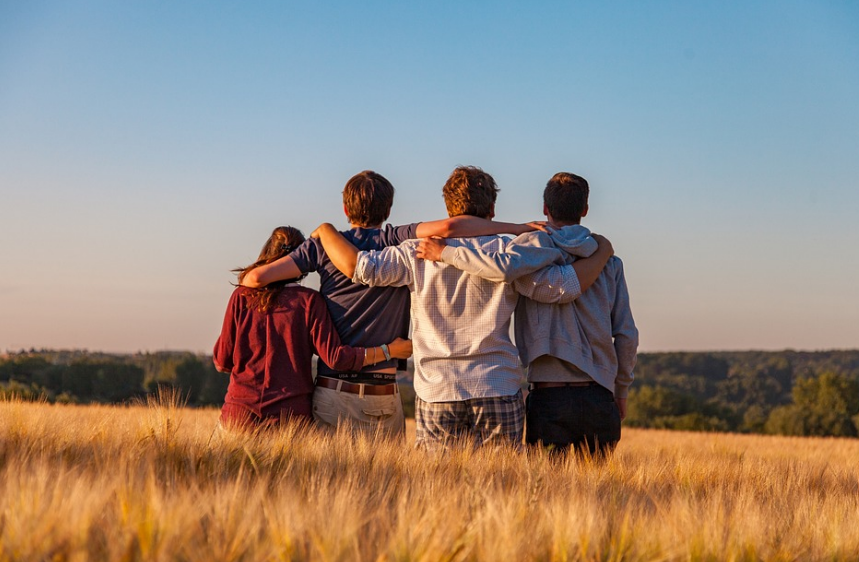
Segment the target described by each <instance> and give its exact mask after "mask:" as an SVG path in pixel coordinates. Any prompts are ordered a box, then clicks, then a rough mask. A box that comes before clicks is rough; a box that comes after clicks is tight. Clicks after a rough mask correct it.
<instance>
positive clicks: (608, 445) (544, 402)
mask: <svg viewBox="0 0 859 562" xmlns="http://www.w3.org/2000/svg"><path fill="white" fill-rule="evenodd" d="M525 412H526V413H525V420H526V421H525V441H526V442H527V443H528V444H529V445H536V444H540V443H541V444H542V445H543V446H544V447H546V448H548V449H549V450H551V451H552V452H557V453H566V452H567V450H568V449H569V448H570V447H571V446H572V447H573V449H574V450H575V451H576V452H582V453H583V452H584V450H585V449H587V451H588V452H589V453H590V454H591V455H594V454H599V455H604V454H606V453H609V452H611V451H612V450H613V449H614V447H615V445H617V442H618V441H620V411H619V410H618V409H617V404H615V402H614V395H613V394H612V393H611V391H610V390H608V389H606V388H604V387H602V386H600V385H598V384H594V385H591V386H582V387H579V386H568V387H557V388H535V389H534V390H532V391H531V392H530V393H529V394H528V398H527V399H526V400H525Z"/></svg>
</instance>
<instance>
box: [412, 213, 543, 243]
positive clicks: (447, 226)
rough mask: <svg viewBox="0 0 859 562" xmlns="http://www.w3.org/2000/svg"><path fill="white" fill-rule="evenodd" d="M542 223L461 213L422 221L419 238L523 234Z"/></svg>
mask: <svg viewBox="0 0 859 562" xmlns="http://www.w3.org/2000/svg"><path fill="white" fill-rule="evenodd" d="M539 224H540V223H526V224H519V223H513V222H498V221H493V220H489V219H484V218H480V217H475V216H471V215H459V216H456V217H451V218H449V219H443V220H437V221H428V222H422V223H420V224H419V225H418V228H417V231H416V233H417V236H418V238H428V237H430V236H438V237H441V238H468V237H470V236H490V235H493V234H516V235H519V234H523V233H525V232H531V231H532V230H536V229H537V228H538V226H537V225H539Z"/></svg>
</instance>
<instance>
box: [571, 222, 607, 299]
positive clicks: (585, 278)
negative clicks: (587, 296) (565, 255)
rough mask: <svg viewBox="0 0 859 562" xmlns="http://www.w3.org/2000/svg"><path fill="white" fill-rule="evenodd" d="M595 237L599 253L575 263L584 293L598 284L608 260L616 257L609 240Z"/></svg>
mask: <svg viewBox="0 0 859 562" xmlns="http://www.w3.org/2000/svg"><path fill="white" fill-rule="evenodd" d="M593 236H594V239H595V240H596V241H597V243H598V244H599V246H598V247H597V251H596V252H594V253H593V254H592V255H591V256H590V257H587V258H585V259H581V260H576V261H575V262H574V263H573V269H575V270H576V276H578V278H579V285H581V288H582V292H583V293H584V292H585V291H587V290H588V288H589V287H590V286H591V285H593V284H594V283H595V282H596V280H597V278H598V277H599V276H600V273H602V270H603V269H604V268H605V265H606V264H607V263H608V260H609V259H610V258H611V257H612V256H613V255H614V248H613V247H612V245H611V242H609V241H608V239H607V238H605V237H604V236H600V235H599V234H594V235H593Z"/></svg>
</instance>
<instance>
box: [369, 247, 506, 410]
mask: <svg viewBox="0 0 859 562" xmlns="http://www.w3.org/2000/svg"><path fill="white" fill-rule="evenodd" d="M447 243H448V244H449V245H451V246H455V247H459V246H463V247H469V248H477V249H480V250H483V251H486V252H499V251H503V249H504V247H505V245H506V244H507V241H506V239H504V238H502V237H499V236H479V237H473V238H451V239H448V240H447ZM417 245H418V241H417V240H410V241H407V242H405V243H403V244H402V245H400V247H399V248H396V249H394V248H392V249H391V250H390V251H389V252H388V253H387V256H389V257H390V256H393V255H396V257H397V258H396V259H397V260H398V261H403V260H405V261H408V263H407V264H406V265H405V268H403V269H399V270H398V271H399V272H400V273H401V276H399V278H398V276H397V275H390V274H389V273H390V271H391V270H387V269H386V268H385V265H384V264H382V263H381V262H379V263H375V262H373V260H372V257H370V258H368V259H367V260H364V261H362V262H359V263H361V265H362V266H363V267H362V268H360V269H359V270H357V271H356V273H355V278H356V279H358V280H361V281H365V280H372V281H373V282H374V283H386V284H401V285H404V286H406V287H408V288H409V289H410V290H411V291H412V293H413V298H412V308H411V310H412V314H411V316H412V340H413V345H414V349H415V354H414V357H415V392H416V393H417V394H418V395H419V396H420V397H421V399H423V400H424V401H427V402H447V401H462V400H469V399H472V398H485V397H493V396H508V395H514V394H516V392H517V391H518V390H519V387H520V384H521V381H522V369H521V366H520V365H519V359H518V352H517V350H516V346H515V345H514V344H513V342H512V340H511V339H510V322H511V316H512V314H513V311H514V309H515V307H516V303H517V301H518V294H517V293H516V292H515V291H514V290H513V288H512V287H511V286H510V285H509V284H506V283H495V282H492V281H487V280H485V279H482V278H480V277H478V276H475V275H470V274H468V273H465V272H463V271H461V270H459V269H457V268H455V267H453V266H449V265H446V264H443V263H436V262H431V261H424V260H421V259H417V258H416V257H415V250H416V247H417ZM372 255H373V254H371V256H372ZM377 265H378V267H377Z"/></svg>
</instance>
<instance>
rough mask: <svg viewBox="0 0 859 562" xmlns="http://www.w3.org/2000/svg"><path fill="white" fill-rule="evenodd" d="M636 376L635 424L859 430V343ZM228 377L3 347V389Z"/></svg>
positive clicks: (161, 362) (181, 385) (68, 398)
mask: <svg viewBox="0 0 859 562" xmlns="http://www.w3.org/2000/svg"><path fill="white" fill-rule="evenodd" d="M410 368H411V365H410ZM635 378H636V380H635V383H634V384H633V386H632V389H631V390H630V395H629V416H628V417H627V420H626V422H625V423H626V424H627V425H630V426H634V427H653V428H664V429H681V430H692V431H728V432H742V433H770V434H783V435H829V436H844V437H857V436H859V350H846V351H818V352H801V351H778V352H763V351H742V352H689V353H687V352H684V353H642V354H640V355H639V356H638V364H637V365H636V369H635ZM228 382H229V377H228V376H227V375H225V374H222V373H218V372H217V371H215V369H214V367H213V365H212V361H211V357H209V356H205V355H195V354H193V353H188V352H156V353H138V354H134V355H113V354H106V353H94V352H88V351H52V350H38V351H37V350H32V349H31V350H29V351H20V352H16V353H9V354H6V355H3V356H0V398H3V397H11V396H16V397H20V398H23V399H25V400H47V401H49V402H64V403H80V404H87V403H125V402H129V401H133V400H135V399H140V398H144V397H145V396H146V395H147V394H149V393H153V392H155V391H156V390H157V389H158V387H159V386H168V387H173V388H176V389H178V390H180V391H181V392H182V394H183V396H185V397H186V398H187V402H188V405H190V406H219V405H220V404H221V403H222V402H223V399H224V395H225V393H226V390H227V384H228ZM410 385H411V379H410V378H407V380H405V381H403V383H402V385H401V386H402V388H403V398H404V402H405V404H404V405H405V408H406V411H407V413H408V412H413V406H414V405H413V404H411V400H410V397H413V396H414V392H413V390H412V389H411V387H410Z"/></svg>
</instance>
